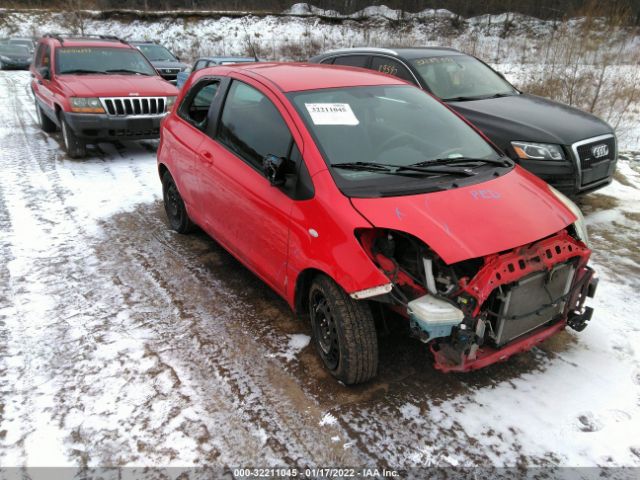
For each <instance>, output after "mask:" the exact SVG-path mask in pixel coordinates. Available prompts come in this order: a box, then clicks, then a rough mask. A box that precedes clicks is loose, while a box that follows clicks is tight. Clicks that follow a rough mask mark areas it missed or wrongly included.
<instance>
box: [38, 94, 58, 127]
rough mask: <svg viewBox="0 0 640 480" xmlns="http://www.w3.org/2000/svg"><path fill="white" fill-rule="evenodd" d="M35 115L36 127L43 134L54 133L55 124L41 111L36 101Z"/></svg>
mask: <svg viewBox="0 0 640 480" xmlns="http://www.w3.org/2000/svg"><path fill="white" fill-rule="evenodd" d="M36 115H37V116H38V125H40V128H41V129H42V131H43V132H47V133H51V132H55V131H56V124H55V123H54V122H53V120H51V119H50V118H49V117H47V115H46V114H45V113H44V112H43V111H42V107H41V106H40V105H39V104H38V101H37V100H36Z"/></svg>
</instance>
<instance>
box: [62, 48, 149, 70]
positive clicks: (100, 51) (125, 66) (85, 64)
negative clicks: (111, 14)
mask: <svg viewBox="0 0 640 480" xmlns="http://www.w3.org/2000/svg"><path fill="white" fill-rule="evenodd" d="M56 72H57V73H58V74H65V73H77V74H82V73H105V74H106V73H122V74H127V73H129V74H140V75H156V71H155V69H154V68H153V67H152V66H151V65H150V64H149V62H148V61H147V60H146V59H145V58H144V56H143V55H142V54H141V53H140V52H139V51H138V50H134V49H133V48H110V47H64V48H58V49H56Z"/></svg>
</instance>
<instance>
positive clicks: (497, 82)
mask: <svg viewBox="0 0 640 480" xmlns="http://www.w3.org/2000/svg"><path fill="white" fill-rule="evenodd" d="M411 63H413V66H414V67H415V68H416V70H418V73H420V76H421V77H422V78H423V80H424V81H425V83H426V84H427V86H428V87H429V89H430V90H431V91H432V92H433V93H434V95H436V96H437V97H440V98H441V99H443V100H468V99H476V98H486V97H494V96H502V95H505V96H506V95H517V94H518V91H517V90H516V89H515V88H513V87H512V86H511V85H510V84H509V82H507V81H506V80H505V79H503V78H502V77H501V76H500V75H498V74H497V73H496V72H494V71H493V70H491V69H490V68H489V67H487V66H486V65H485V64H484V63H482V62H481V61H479V60H478V59H476V58H473V57H469V56H467V55H451V56H449V57H427V58H418V59H415V60H412V61H411Z"/></svg>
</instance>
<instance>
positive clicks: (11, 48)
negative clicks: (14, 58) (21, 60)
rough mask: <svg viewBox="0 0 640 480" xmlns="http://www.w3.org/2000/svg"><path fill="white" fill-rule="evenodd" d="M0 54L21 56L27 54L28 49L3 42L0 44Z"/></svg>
mask: <svg viewBox="0 0 640 480" xmlns="http://www.w3.org/2000/svg"><path fill="white" fill-rule="evenodd" d="M0 55H20V56H22V57H28V56H29V50H28V49H27V47H24V46H22V45H12V44H10V43H5V44H3V45H0Z"/></svg>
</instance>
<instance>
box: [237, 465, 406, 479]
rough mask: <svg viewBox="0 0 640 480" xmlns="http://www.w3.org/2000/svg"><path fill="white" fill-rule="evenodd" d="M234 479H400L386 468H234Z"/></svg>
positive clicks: (394, 471) (393, 471)
mask: <svg viewBox="0 0 640 480" xmlns="http://www.w3.org/2000/svg"><path fill="white" fill-rule="evenodd" d="M233 476H234V477H235V478H309V479H312V478H313V479H327V480H329V479H338V478H339V479H344V478H396V479H398V478H400V474H399V472H398V471H396V470H387V469H386V468H375V467H374V468H358V469H356V468H340V467H338V468H321V467H316V468H287V467H280V468H253V467H252V468H234V469H233Z"/></svg>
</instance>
